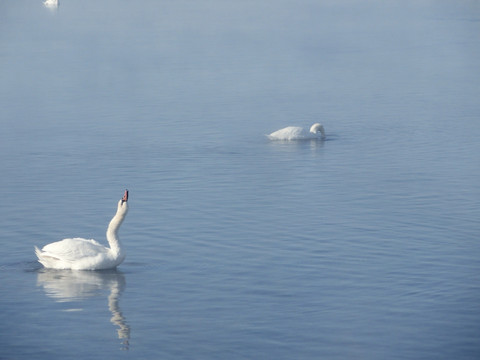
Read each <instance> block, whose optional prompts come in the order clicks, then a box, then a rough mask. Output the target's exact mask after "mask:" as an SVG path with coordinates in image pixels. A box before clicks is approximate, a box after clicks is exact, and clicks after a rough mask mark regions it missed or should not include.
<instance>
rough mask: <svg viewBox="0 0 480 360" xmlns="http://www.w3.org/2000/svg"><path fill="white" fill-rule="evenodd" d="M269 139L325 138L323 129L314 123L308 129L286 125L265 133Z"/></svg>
mask: <svg viewBox="0 0 480 360" xmlns="http://www.w3.org/2000/svg"><path fill="white" fill-rule="evenodd" d="M267 137H268V138H269V139H270V140H309V139H322V140H323V139H325V129H324V128H323V126H322V125H321V124H319V123H315V124H313V125H312V127H311V128H310V131H307V130H306V129H304V128H302V127H299V126H288V127H286V128H283V129H280V130H277V131H274V132H273V133H271V134H270V135H267Z"/></svg>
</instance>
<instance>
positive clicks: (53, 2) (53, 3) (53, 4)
mask: <svg viewBox="0 0 480 360" xmlns="http://www.w3.org/2000/svg"><path fill="white" fill-rule="evenodd" d="M43 5H45V6H46V7H50V8H57V7H58V5H60V4H59V1H58V0H45V1H44V2H43Z"/></svg>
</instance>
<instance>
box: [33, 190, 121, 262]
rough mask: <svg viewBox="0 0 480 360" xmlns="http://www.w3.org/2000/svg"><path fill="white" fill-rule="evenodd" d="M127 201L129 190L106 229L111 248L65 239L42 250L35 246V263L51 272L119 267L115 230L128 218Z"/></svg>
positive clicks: (116, 232) (119, 255)
mask: <svg viewBox="0 0 480 360" xmlns="http://www.w3.org/2000/svg"><path fill="white" fill-rule="evenodd" d="M127 201H128V190H125V194H124V195H123V198H122V199H121V200H119V202H118V207H117V213H116V214H115V216H114V217H113V219H112V220H111V221H110V224H109V225H108V229H107V240H108V243H109V245H110V247H105V246H103V245H101V244H99V243H98V242H96V241H95V240H87V239H82V238H73V239H64V240H61V241H57V242H54V243H51V244H48V245H45V246H44V247H43V249H42V250H40V249H39V248H37V247H36V246H35V253H36V254H37V257H38V261H39V262H40V263H41V264H42V265H43V266H45V267H46V268H50V269H72V270H104V269H113V268H115V267H117V266H118V265H120V264H121V263H122V261H123V260H124V259H125V254H124V253H123V251H122V248H121V244H120V240H119V238H118V229H119V228H120V225H121V224H122V222H123V220H124V219H125V216H126V215H127V211H128V205H127Z"/></svg>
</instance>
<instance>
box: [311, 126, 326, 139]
mask: <svg viewBox="0 0 480 360" xmlns="http://www.w3.org/2000/svg"><path fill="white" fill-rule="evenodd" d="M310 132H311V133H312V134H318V133H320V134H322V139H323V138H324V137H325V129H324V128H323V125H322V124H319V123H315V124H313V125H312V127H311V128H310Z"/></svg>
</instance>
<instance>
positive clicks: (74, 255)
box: [42, 238, 107, 261]
mask: <svg viewBox="0 0 480 360" xmlns="http://www.w3.org/2000/svg"><path fill="white" fill-rule="evenodd" d="M106 250H107V249H106V248H105V247H104V246H102V245H101V244H99V243H98V242H96V241H95V240H87V239H82V238H73V239H64V240H61V241H57V242H54V243H51V244H48V245H46V246H44V247H43V249H42V256H48V257H52V258H55V259H60V260H64V261H76V260H78V259H81V258H84V257H90V256H97V255H98V254H99V253H103V252H106Z"/></svg>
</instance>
